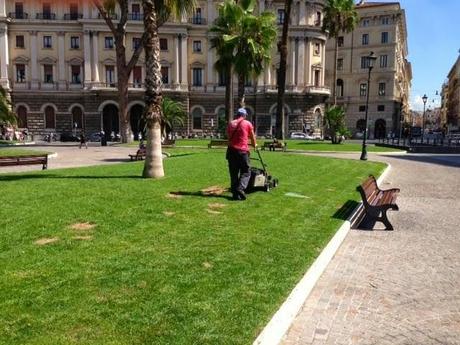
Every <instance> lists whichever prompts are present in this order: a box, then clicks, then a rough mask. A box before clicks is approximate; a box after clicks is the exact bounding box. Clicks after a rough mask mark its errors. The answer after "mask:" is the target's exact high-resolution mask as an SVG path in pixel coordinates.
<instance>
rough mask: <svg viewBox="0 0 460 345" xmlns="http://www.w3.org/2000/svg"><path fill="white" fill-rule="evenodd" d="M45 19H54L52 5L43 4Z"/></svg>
mask: <svg viewBox="0 0 460 345" xmlns="http://www.w3.org/2000/svg"><path fill="white" fill-rule="evenodd" d="M43 19H52V18H51V4H50V3H43Z"/></svg>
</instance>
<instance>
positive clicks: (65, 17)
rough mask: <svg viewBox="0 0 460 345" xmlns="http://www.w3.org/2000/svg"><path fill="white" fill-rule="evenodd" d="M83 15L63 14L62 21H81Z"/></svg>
mask: <svg viewBox="0 0 460 345" xmlns="http://www.w3.org/2000/svg"><path fill="white" fill-rule="evenodd" d="M82 18H83V14H82V13H66V14H64V20H78V19H82Z"/></svg>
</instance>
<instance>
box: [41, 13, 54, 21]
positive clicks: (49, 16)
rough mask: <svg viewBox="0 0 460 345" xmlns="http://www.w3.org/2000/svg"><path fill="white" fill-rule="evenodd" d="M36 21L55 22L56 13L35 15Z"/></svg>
mask: <svg viewBox="0 0 460 345" xmlns="http://www.w3.org/2000/svg"><path fill="white" fill-rule="evenodd" d="M36 18H37V19H43V20H56V13H37V17H36Z"/></svg>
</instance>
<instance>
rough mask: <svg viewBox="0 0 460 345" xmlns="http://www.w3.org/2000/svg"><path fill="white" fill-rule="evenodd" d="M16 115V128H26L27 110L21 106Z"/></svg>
mask: <svg viewBox="0 0 460 345" xmlns="http://www.w3.org/2000/svg"><path fill="white" fill-rule="evenodd" d="M16 113H17V114H18V127H19V128H27V108H26V107H24V106H22V105H21V106H19V107H18V110H17V111H16Z"/></svg>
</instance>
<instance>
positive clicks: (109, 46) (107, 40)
mask: <svg viewBox="0 0 460 345" xmlns="http://www.w3.org/2000/svg"><path fill="white" fill-rule="evenodd" d="M105 49H113V37H106V38H105Z"/></svg>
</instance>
